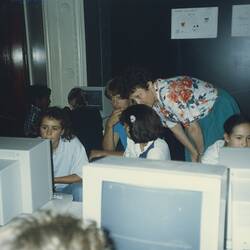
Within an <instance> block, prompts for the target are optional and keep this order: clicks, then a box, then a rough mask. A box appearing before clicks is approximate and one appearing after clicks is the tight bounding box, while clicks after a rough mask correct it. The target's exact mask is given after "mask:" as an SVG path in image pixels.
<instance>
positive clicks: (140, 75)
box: [121, 66, 152, 96]
mask: <svg viewBox="0 0 250 250" xmlns="http://www.w3.org/2000/svg"><path fill="white" fill-rule="evenodd" d="M121 78H122V81H123V84H124V85H125V86H126V90H127V96H130V95H131V94H132V93H133V92H134V91H135V90H136V89H137V88H142V89H148V82H149V81H152V77H151V74H150V73H149V71H147V70H146V69H145V68H143V67H140V66H131V67H129V68H128V69H126V70H125V71H124V72H123V74H122V76H121Z"/></svg>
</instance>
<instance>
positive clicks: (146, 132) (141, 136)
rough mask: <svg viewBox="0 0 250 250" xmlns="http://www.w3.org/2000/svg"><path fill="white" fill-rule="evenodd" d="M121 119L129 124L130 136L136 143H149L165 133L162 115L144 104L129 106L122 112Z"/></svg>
mask: <svg viewBox="0 0 250 250" xmlns="http://www.w3.org/2000/svg"><path fill="white" fill-rule="evenodd" d="M120 121H121V123H122V124H126V125H128V127H129V134H130V137H131V139H132V140H133V141H134V142H135V143H147V142H149V141H152V140H156V139H157V138H159V137H162V135H163V126H162V123H161V120H160V117H159V116H158V114H157V113H156V111H155V110H154V109H152V108H151V107H149V106H147V105H144V104H135V105H132V106H129V107H128V108H127V109H125V110H124V111H123V112H122V114H121V117H120Z"/></svg>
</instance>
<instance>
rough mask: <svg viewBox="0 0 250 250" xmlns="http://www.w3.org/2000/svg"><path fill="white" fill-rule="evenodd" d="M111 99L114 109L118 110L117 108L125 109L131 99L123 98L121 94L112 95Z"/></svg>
mask: <svg viewBox="0 0 250 250" xmlns="http://www.w3.org/2000/svg"><path fill="white" fill-rule="evenodd" d="M110 99H111V102H112V106H113V109H114V110H117V109H121V110H124V109H126V108H127V107H128V105H129V100H128V99H123V98H121V96H120V95H113V96H111V97H110Z"/></svg>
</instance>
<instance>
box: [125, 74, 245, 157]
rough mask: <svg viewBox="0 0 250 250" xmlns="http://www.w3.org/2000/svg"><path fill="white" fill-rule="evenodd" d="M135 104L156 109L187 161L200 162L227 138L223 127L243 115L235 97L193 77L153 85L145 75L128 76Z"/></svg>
mask: <svg viewBox="0 0 250 250" xmlns="http://www.w3.org/2000/svg"><path fill="white" fill-rule="evenodd" d="M124 81H126V84H127V85H128V86H129V87H128V90H129V97H130V99H131V100H132V102H134V103H138V104H146V105H148V106H150V107H153V108H154V109H155V110H156V111H157V113H158V115H159V116H160V117H161V120H162V123H163V125H164V126H166V127H168V128H170V130H171V131H172V132H173V133H174V135H175V136H176V137H177V139H178V140H179V141H180V142H181V143H182V144H183V145H184V146H185V158H186V160H189V161H190V160H192V161H199V160H200V156H201V155H202V154H203V152H204V150H206V148H207V147H208V146H210V145H211V144H213V143H214V142H215V141H216V140H218V139H220V138H223V133H224V132H223V124H224V122H225V120H226V119H227V118H228V117H229V116H231V115H232V114H235V113H239V112H240V111H239V107H238V105H237V103H236V102H235V100H234V99H233V97H231V96H230V95H229V94H228V93H227V92H225V91H224V90H221V89H217V88H215V87H214V86H213V85H212V84H210V83H207V82H205V81H202V80H199V79H197V78H193V77H189V76H177V77H173V78H169V79H159V80H156V81H150V78H149V77H148V76H147V74H145V72H144V71H137V72H135V71H130V72H129V73H128V72H126V74H125V75H124Z"/></svg>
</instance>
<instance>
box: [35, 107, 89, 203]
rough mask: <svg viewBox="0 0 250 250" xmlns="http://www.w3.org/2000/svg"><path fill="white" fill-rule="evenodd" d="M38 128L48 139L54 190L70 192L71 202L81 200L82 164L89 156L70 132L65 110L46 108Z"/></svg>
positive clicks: (44, 137)
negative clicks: (51, 154) (50, 149)
mask: <svg viewBox="0 0 250 250" xmlns="http://www.w3.org/2000/svg"><path fill="white" fill-rule="evenodd" d="M39 127H40V136H41V137H42V138H43V139H50V140H51V145H52V152H53V168H54V183H55V191H56V192H63V193H70V194H72V195H73V200H74V201H81V200H82V183H81V182H82V178H81V176H82V167H83V166H84V165H86V164H88V157H87V154H86V151H85V148H84V146H83V145H82V144H81V142H80V141H79V140H78V138H77V137H75V136H74V135H73V134H72V132H71V128H70V125H69V121H68V117H67V115H66V113H65V111H63V110H62V109H60V108H58V107H51V108H48V109H47V110H46V111H45V112H44V113H43V114H42V116H41V120H40V126H39Z"/></svg>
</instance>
